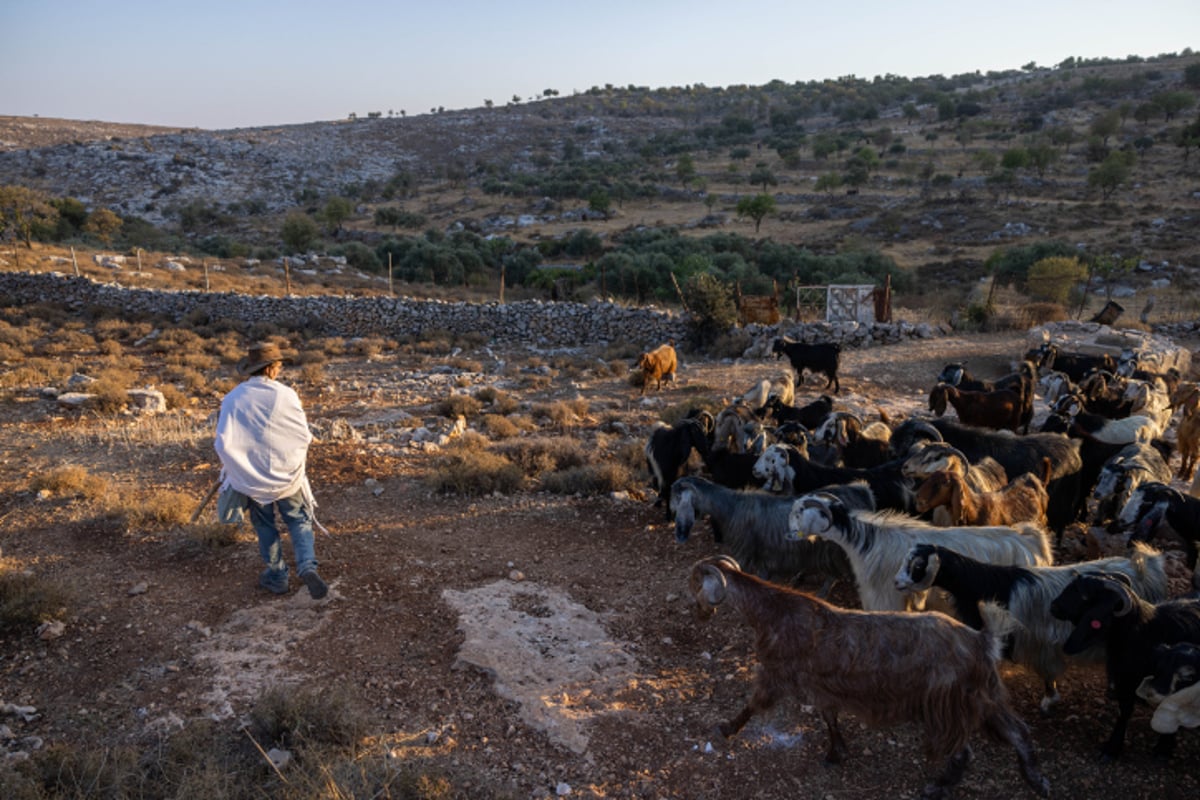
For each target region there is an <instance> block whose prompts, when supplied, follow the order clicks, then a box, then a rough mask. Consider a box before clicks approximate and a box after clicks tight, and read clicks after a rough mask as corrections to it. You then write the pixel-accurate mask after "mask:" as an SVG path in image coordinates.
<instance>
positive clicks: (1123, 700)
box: [1050, 575, 1200, 761]
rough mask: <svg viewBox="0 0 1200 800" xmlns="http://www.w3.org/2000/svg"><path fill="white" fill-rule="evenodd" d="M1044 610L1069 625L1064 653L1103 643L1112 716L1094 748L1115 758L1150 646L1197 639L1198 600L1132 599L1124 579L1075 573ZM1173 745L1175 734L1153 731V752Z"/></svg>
mask: <svg viewBox="0 0 1200 800" xmlns="http://www.w3.org/2000/svg"><path fill="white" fill-rule="evenodd" d="M1050 613H1051V614H1053V615H1054V616H1055V617H1057V618H1058V619H1061V620H1065V621H1067V622H1070V623H1071V624H1072V625H1073V626H1074V628H1073V630H1072V631H1071V635H1070V636H1069V637H1067V641H1066V643H1065V644H1064V645H1063V652H1064V653H1066V654H1067V655H1077V654H1079V653H1082V652H1084V651H1085V650H1088V649H1089V648H1091V647H1093V646H1095V645H1098V644H1102V645H1104V651H1105V656H1104V660H1105V669H1106V671H1107V673H1108V684H1109V686H1111V687H1112V695H1113V697H1114V698H1115V699H1116V701H1117V709H1118V714H1117V722H1116V725H1114V726H1113V730H1112V733H1111V734H1110V735H1109V737H1108V740H1107V741H1106V742H1105V743H1104V745H1103V747H1102V748H1101V751H1100V752H1101V757H1102V758H1103V759H1104V760H1106V761H1111V760H1113V759H1116V758H1119V757H1120V755H1121V751H1122V750H1123V749H1124V747H1125V730H1126V728H1128V727H1129V718H1130V717H1131V716H1132V715H1133V706H1134V703H1135V702H1136V700H1137V690H1138V687H1139V686H1141V684H1142V680H1143V679H1144V678H1145V677H1146V676H1147V675H1150V674H1151V673H1153V672H1154V649H1155V648H1156V647H1157V646H1158V645H1160V644H1167V645H1171V644H1176V643H1177V642H1200V600H1171V601H1168V602H1165V603H1159V604H1158V605H1153V604H1151V603H1147V602H1146V601H1145V600H1143V599H1142V598H1140V597H1138V595H1137V593H1136V592H1134V591H1133V589H1131V588H1130V587H1129V585H1128V584H1126V583H1125V582H1124V581H1121V580H1118V579H1116V578H1112V577H1102V576H1097V575H1081V576H1079V577H1077V578H1076V579H1075V580H1073V581H1071V583H1070V584H1068V585H1067V588H1065V589H1063V590H1062V592H1061V593H1060V594H1059V595H1058V597H1056V598H1054V601H1053V602H1052V603H1050ZM1174 748H1175V734H1173V733H1164V734H1160V735H1159V738H1158V742H1157V743H1156V744H1155V746H1154V752H1155V754H1156V755H1159V756H1169V755H1170V754H1171V751H1172V750H1174Z"/></svg>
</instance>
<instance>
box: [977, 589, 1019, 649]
mask: <svg viewBox="0 0 1200 800" xmlns="http://www.w3.org/2000/svg"><path fill="white" fill-rule="evenodd" d="M979 615H980V616H981V617H982V618H983V633H984V634H985V635H986V636H987V638H988V650H989V654H990V655H991V657H992V661H999V660H1000V656H1001V654H1002V653H1003V650H1004V638H1005V637H1006V636H1008V635H1009V634H1011V633H1014V632H1015V631H1016V630H1017V629H1018V628H1020V627H1021V623H1020V621H1018V620H1017V618H1016V617H1014V616H1013V615H1012V614H1010V613H1009V611H1008V609H1007V608H1005V607H1004V606H1002V605H1000V604H999V603H993V602H986V603H980V604H979Z"/></svg>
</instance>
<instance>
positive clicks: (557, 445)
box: [497, 436, 588, 476]
mask: <svg viewBox="0 0 1200 800" xmlns="http://www.w3.org/2000/svg"><path fill="white" fill-rule="evenodd" d="M497 452H499V453H501V454H502V455H503V456H504V457H505V458H507V459H508V460H509V461H511V462H512V463H513V464H516V465H517V466H518V467H519V468H520V469H521V471H522V472H524V474H526V475H529V476H534V475H539V474H541V473H544V472H554V471H556V470H563V469H570V468H571V467H579V466H583V465H584V464H586V463H587V462H588V451H587V448H586V446H585V445H584V444H583V443H582V442H580V441H578V440H576V439H564V438H559V437H550V436H537V437H533V438H530V439H519V440H515V441H511V442H505V443H504V444H502V445H500V446H498V447H497Z"/></svg>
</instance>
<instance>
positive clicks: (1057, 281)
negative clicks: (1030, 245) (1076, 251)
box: [1028, 256, 1087, 304]
mask: <svg viewBox="0 0 1200 800" xmlns="http://www.w3.org/2000/svg"><path fill="white" fill-rule="evenodd" d="M1086 278H1087V267H1085V266H1084V265H1083V264H1081V263H1080V261H1079V259H1078V258H1075V257H1070V258H1068V257H1063V256H1054V257H1051V258H1043V259H1041V260H1039V261H1036V262H1034V264H1033V265H1032V266H1030V268H1029V277H1028V283H1029V294H1030V295H1032V296H1033V297H1034V298H1035V299H1038V300H1045V301H1047V302H1050V303H1059V304H1061V303H1065V302H1066V300H1067V296H1068V295H1069V294H1070V292H1071V289H1072V288H1074V287H1075V286H1076V285H1077V284H1078V283H1079V282H1080V281H1083V280H1085V279H1086Z"/></svg>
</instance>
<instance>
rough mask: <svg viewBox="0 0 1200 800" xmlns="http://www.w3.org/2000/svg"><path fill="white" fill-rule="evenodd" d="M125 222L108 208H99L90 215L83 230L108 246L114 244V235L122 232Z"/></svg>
mask: <svg viewBox="0 0 1200 800" xmlns="http://www.w3.org/2000/svg"><path fill="white" fill-rule="evenodd" d="M124 224H125V221H124V220H123V219H121V218H120V217H118V216H117V215H116V214H115V213H113V212H112V211H110V210H109V209H107V208H97V209H96V210H95V211H93V212H92V213H90V214H88V217H87V221H86V222H84V223H83V230H84V231H86V232H87V233H92V234H95V236H96V238H97V239H99V240H100V241H102V242H104V244H106V245H108V244H111V243H112V238H113V234H115V233H116V232H117V231H119V230H121V226H122V225H124Z"/></svg>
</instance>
